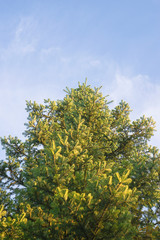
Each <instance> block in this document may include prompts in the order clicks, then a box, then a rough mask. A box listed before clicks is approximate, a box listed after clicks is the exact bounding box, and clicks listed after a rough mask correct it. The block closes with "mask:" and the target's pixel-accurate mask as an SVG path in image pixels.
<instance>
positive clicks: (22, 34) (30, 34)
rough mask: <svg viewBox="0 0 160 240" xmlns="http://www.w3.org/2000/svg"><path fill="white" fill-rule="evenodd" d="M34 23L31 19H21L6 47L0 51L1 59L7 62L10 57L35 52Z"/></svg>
mask: <svg viewBox="0 0 160 240" xmlns="http://www.w3.org/2000/svg"><path fill="white" fill-rule="evenodd" d="M35 32H36V22H35V20H34V19H33V18H32V17H23V18H21V19H20V21H19V22H18V24H17V26H16V27H15V30H14V31H13V34H12V38H11V40H10V42H9V44H8V47H6V48H1V49H0V55H1V59H2V60H3V61H4V60H7V61H8V59H9V58H10V57H15V56H17V55H18V56H25V55H27V54H30V53H33V52H35V50H36V45H37V37H36V33H35Z"/></svg>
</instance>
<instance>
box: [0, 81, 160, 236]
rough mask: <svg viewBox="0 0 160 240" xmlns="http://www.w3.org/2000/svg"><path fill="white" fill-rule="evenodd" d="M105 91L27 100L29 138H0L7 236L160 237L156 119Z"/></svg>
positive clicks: (2, 232)
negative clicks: (153, 142) (134, 113)
mask: <svg viewBox="0 0 160 240" xmlns="http://www.w3.org/2000/svg"><path fill="white" fill-rule="evenodd" d="M99 90H100V89H99V88H94V89H92V88H91V87H90V86H88V85H87V84H86V83H84V84H82V85H80V84H79V86H78V88H76V89H71V90H70V89H68V88H67V89H66V96H65V98H64V99H63V100H58V101H56V102H55V101H51V100H45V101H44V104H43V105H42V104H37V103H36V102H33V103H32V102H31V101H30V102H27V108H26V110H27V112H28V122H27V124H26V130H25V132H24V135H25V141H21V140H19V139H18V138H17V137H11V136H9V137H8V138H1V143H2V145H3V148H4V149H5V151H6V159H5V160H1V163H0V180H1V183H0V191H1V192H0V194H1V195H0V219H1V222H0V237H1V239H4V240H5V239H22V240H25V239H26V240H33V239H36V240H41V239H46V240H47V239H57V240H59V239H70V240H72V239H77V240H78V239H81V240H82V239H89V240H100V239H104V240H105V239H112V240H122V239H124V240H130V239H137V240H138V239H146V240H147V239H155V240H156V239H157V240H158V239H159V237H160V236H159V235H158V234H159V230H160V210H159V209H160V206H159V205H160V204H159V199H160V193H159V191H160V190H159V187H160V179H159V177H160V165H159V163H160V154H159V152H158V149H157V148H156V147H152V146H149V145H148V142H149V140H150V138H151V136H152V135H153V131H154V127H155V123H154V121H153V120H152V118H146V117H145V116H143V117H141V118H140V119H138V120H136V121H133V122H132V121H131V120H130V118H129V114H130V111H131V110H130V108H129V106H128V104H127V103H125V102H124V101H121V102H120V104H119V105H118V106H116V107H115V108H114V109H110V108H109V102H108V101H107V98H106V97H103V96H102V93H100V92H99Z"/></svg>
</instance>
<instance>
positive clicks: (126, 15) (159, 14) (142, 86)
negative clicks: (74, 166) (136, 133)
mask: <svg viewBox="0 0 160 240" xmlns="http://www.w3.org/2000/svg"><path fill="white" fill-rule="evenodd" d="M159 64H160V1H159V0H130V1H129V0H121V1H120V0H112V1H110V0H81V1H78V0H46V1H44V0H14V1H13V0H5V1H3V0H0V136H4V135H5V136H8V135H9V134H11V135H13V136H15V135H17V136H19V137H21V133H22V132H23V131H24V122H26V117H27V114H26V112H25V100H33V101H34V100H36V101H37V102H41V103H42V102H43V99H47V98H50V99H53V100H56V99H62V98H63V97H64V95H65V93H64V92H63V89H64V88H65V87H66V86H68V87H73V88H74V87H77V83H78V81H80V82H84V80H85V78H86V77H87V78H88V84H90V85H91V86H93V87H94V86H96V87H98V86H101V85H102V86H103V88H102V91H103V93H104V95H108V94H109V95H110V97H109V99H110V100H112V99H113V100H114V103H113V106H114V105H116V104H118V102H119V101H120V100H121V99H123V100H125V101H127V102H128V103H129V105H130V106H131V108H132V109H133V112H132V114H131V117H132V119H136V118H139V117H140V116H142V115H143V114H145V115H146V116H153V118H154V119H155V121H156V122H157V132H156V133H155V136H154V138H153V139H152V144H154V145H156V146H158V147H159V145H160V105H159V102H160V67H159Z"/></svg>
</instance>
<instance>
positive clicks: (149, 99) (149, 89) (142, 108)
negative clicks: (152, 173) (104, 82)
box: [110, 73, 160, 146]
mask: <svg viewBox="0 0 160 240" xmlns="http://www.w3.org/2000/svg"><path fill="white" fill-rule="evenodd" d="M110 97H111V98H112V99H113V100H114V102H115V103H114V104H115V105H116V104H118V102H120V100H122V99H123V100H125V101H126V102H128V103H129V105H130V107H131V109H132V110H133V112H132V113H131V117H132V119H136V118H139V117H140V116H142V115H145V116H147V117H150V116H152V117H153V119H154V120H155V121H156V129H157V132H155V134H154V137H153V138H152V143H153V144H154V145H156V146H160V107H159V102H160V84H156V83H153V82H152V81H151V79H150V78H149V76H145V75H137V76H125V75H122V74H120V73H116V74H115V80H114V81H113V83H112V91H111V94H110Z"/></svg>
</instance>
